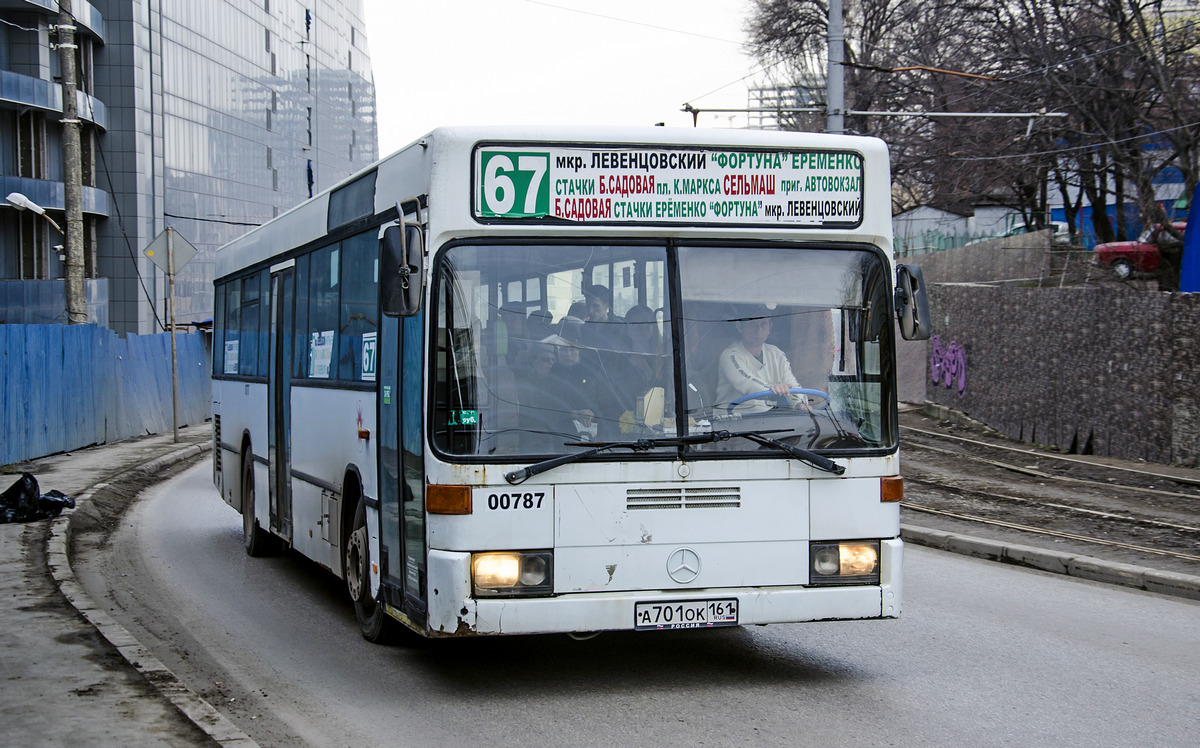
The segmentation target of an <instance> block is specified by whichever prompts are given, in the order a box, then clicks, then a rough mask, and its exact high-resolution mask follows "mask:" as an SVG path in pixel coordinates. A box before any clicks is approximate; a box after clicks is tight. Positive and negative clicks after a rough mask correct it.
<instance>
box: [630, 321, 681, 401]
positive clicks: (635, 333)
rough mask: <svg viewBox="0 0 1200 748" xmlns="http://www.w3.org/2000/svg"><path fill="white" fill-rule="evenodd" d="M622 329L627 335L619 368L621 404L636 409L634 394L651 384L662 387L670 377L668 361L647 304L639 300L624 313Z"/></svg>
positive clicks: (642, 394) (644, 389)
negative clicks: (627, 342)
mask: <svg viewBox="0 0 1200 748" xmlns="http://www.w3.org/2000/svg"><path fill="white" fill-rule="evenodd" d="M625 332H626V337H627V338H628V339H629V345H628V348H627V350H628V351H629V353H628V354H627V355H626V356H625V369H624V371H623V372H622V374H621V376H622V383H623V384H624V387H623V388H622V389H623V390H624V393H625V397H623V398H622V403H621V405H622V407H623V408H624V409H625V410H635V409H636V407H637V398H639V397H643V396H645V394H646V393H647V392H648V391H649V390H650V388H652V387H663V386H665V384H666V380H667V379H668V378H669V369H670V364H669V362H668V360H667V353H666V351H665V350H664V346H663V338H662V333H660V332H659V331H658V318H657V317H656V316H655V314H654V312H653V311H651V309H650V307H648V306H646V305H644V304H638V305H637V306H634V307H631V308H630V309H629V311H628V312H626V313H625Z"/></svg>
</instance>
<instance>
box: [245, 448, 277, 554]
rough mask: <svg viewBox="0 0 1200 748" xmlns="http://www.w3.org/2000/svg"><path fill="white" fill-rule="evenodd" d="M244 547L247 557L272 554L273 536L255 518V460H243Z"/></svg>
mask: <svg viewBox="0 0 1200 748" xmlns="http://www.w3.org/2000/svg"><path fill="white" fill-rule="evenodd" d="M242 545H243V547H245V549H246V555H247V556H256V557H257V556H267V555H270V552H271V535H270V533H268V532H266V531H265V530H263V529H262V528H261V527H259V526H258V518H256V517H255V516H254V459H253V458H252V457H251V456H250V455H249V454H247V455H246V456H245V457H243V458H242Z"/></svg>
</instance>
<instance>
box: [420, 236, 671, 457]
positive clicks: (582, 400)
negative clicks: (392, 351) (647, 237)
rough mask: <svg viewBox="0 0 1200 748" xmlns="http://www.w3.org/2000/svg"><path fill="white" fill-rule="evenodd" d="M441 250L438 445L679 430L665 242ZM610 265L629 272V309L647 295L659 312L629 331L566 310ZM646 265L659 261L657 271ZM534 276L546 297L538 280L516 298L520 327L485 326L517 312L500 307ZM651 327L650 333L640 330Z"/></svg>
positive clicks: (547, 448)
mask: <svg viewBox="0 0 1200 748" xmlns="http://www.w3.org/2000/svg"><path fill="white" fill-rule="evenodd" d="M441 258H442V260H441V262H440V263H439V265H438V268H437V271H436V278H435V285H434V289H435V290H434V294H433V295H434V299H433V303H434V309H435V313H436V314H437V321H438V323H437V326H436V330H435V332H434V336H435V359H434V362H433V363H434V377H433V379H434V407H433V417H434V423H433V424H432V428H433V432H434V443H435V444H436V445H437V446H438V448H439V449H441V450H443V451H445V452H447V453H449V454H455V455H475V456H505V455H513V456H516V455H520V456H535V455H544V454H561V453H564V452H567V451H575V450H578V449H579V447H568V446H565V444H566V443H567V442H578V441H581V440H582V441H588V440H596V439H600V440H616V439H636V438H640V437H642V436H653V435H658V436H663V435H667V434H673V433H675V432H676V430H677V429H676V424H675V418H674V413H673V412H672V410H671V409H672V407H673V402H674V393H675V385H674V374H673V371H674V370H673V367H672V363H671V361H672V360H671V356H670V350H671V348H670V342H669V341H670V336H669V335H667V336H665V337H664V336H663V335H662V330H663V320H664V315H665V313H666V312H665V309H664V308H665V307H666V306H667V304H666V299H667V289H666V279H665V275H664V273H663V272H662V270H661V269H662V268H664V267H665V265H666V249H665V248H664V247H644V246H629V247H619V246H614V247H608V246H592V245H569V246H562V245H555V246H536V245H535V246H528V247H504V248H502V249H501V248H498V247H490V246H476V245H460V246H455V247H452V248H450V249H449V250H447V251H446V252H445V253H443V254H442V255H441ZM614 267H625V268H628V269H629V272H630V274H631V283H630V287H629V288H628V289H623V291H624V292H625V293H626V294H627V295H626V296H625V297H624V298H626V299H627V302H626V305H625V306H624V308H623V311H626V312H628V311H630V310H632V309H634V308H635V307H642V309H640V310H639V312H638V314H644V313H645V312H646V311H648V312H649V313H650V315H651V317H652V318H653V319H652V321H651V322H650V323H649V324H647V322H646V320H647V318H646V317H644V316H643V317H642V318H641V320H640V321H639V322H638V326H639V328H638V330H637V331H636V332H635V333H634V334H633V335H631V332H633V331H631V330H630V329H629V327H630V325H629V324H627V323H626V321H625V320H624V319H622V318H621V317H620V315H616V314H614V315H612V316H611V317H610V319H608V320H606V321H599V320H583V319H577V318H574V317H572V316H569V315H568V312H569V310H570V308H571V306H572V305H573V304H576V303H579V302H583V301H584V297H585V290H587V291H591V290H592V289H593V288H594V287H595V286H599V285H603V284H601V283H600V280H601V279H603V280H604V281H606V282H611V279H612V273H611V272H610V271H609V269H610V268H614ZM597 268H602V270H598V269H597ZM645 268H656V269H657V271H656V272H655V274H654V277H653V278H652V279H647V277H646V273H645V272H644V269H645ZM638 269H641V270H640V271H639V270H638ZM637 272H640V276H639V277H638V279H637V282H634V280H633V274H634V273H637ZM585 278H586V279H587V280H588V281H589V285H588V286H587V287H586V289H585V286H584V280H585ZM533 288H536V289H539V291H540V289H542V288H545V289H546V290H545V297H546V298H545V299H544V300H542V299H540V296H541V293H540V292H539V294H538V297H539V298H538V299H537V300H536V301H535V300H534V299H529V300H526V301H524V302H523V303H522V304H520V305H519V307H520V308H522V309H523V310H524V313H525V314H526V315H527V318H526V321H525V322H526V323H525V324H523V325H521V328H520V329H521V337H518V336H515V335H514V336H510V335H508V334H507V329H508V327H509V325H508V324H507V323H505V328H506V332H505V335H503V336H500V335H497V334H495V333H494V332H493V333H492V334H484V333H485V328H484V326H485V325H487V324H498V323H499V321H500V320H502V319H504V318H505V317H506V316H509V315H511V313H512V310H510V309H505V315H501V314H500V309H497V308H495V304H496V303H497V301H498V300H500V299H504V300H505V301H504V303H506V304H512V303H514V302H515V301H518V300H521V299H520V296H521V295H522V291H528V290H529V289H533ZM487 289H490V291H489V290H487ZM638 289H644V290H642V291H638ZM635 292H637V294H635ZM530 295H532V294H530ZM481 300H483V301H484V302H485V303H482V304H481V303H479V302H480V301H481ZM646 302H649V303H652V304H655V305H656V306H654V307H650V306H649V304H647V303H646ZM513 327H514V329H515V328H516V326H515V325H514V326H513ZM644 331H652V333H654V334H650V335H639V334H637V333H641V332H644ZM498 340H504V349H503V351H500V350H497V349H496V341H498ZM663 449H664V450H665V449H666V448H665V447H664V448H663Z"/></svg>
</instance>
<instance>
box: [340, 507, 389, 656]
mask: <svg viewBox="0 0 1200 748" xmlns="http://www.w3.org/2000/svg"><path fill="white" fill-rule="evenodd" d="M346 589H347V590H348V591H349V592H350V599H351V600H353V601H354V615H355V616H356V617H357V618H358V630H359V631H360V632H361V633H362V635H363V638H364V639H366V640H367V641H369V642H374V643H375V644H385V643H387V642H388V641H389V640H390V638H391V630H392V624H391V621H390V620H389V618H388V614H387V613H386V612H384V610H383V605H381V604H380V603H379V601H377V600H376V599H375V598H373V597H371V547H370V539H369V538H368V536H367V505H366V504H365V503H364V502H363V501H362V499H359V501H358V508H357V509H355V510H354V529H353V530H351V532H350V537H349V538H348V539H347V540H346Z"/></svg>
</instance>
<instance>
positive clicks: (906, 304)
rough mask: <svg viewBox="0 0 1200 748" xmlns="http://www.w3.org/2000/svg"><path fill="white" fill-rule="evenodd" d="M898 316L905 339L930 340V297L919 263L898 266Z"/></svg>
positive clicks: (901, 333)
mask: <svg viewBox="0 0 1200 748" xmlns="http://www.w3.org/2000/svg"><path fill="white" fill-rule="evenodd" d="M896 317H897V318H898V319H899V320H900V336H901V337H902V338H904V339H905V340H929V336H930V334H932V332H933V331H932V330H931V329H930V326H929V297H928V296H927V295H926V294H925V276H924V274H922V273H921V267H920V266H919V265H897V266H896Z"/></svg>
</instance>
